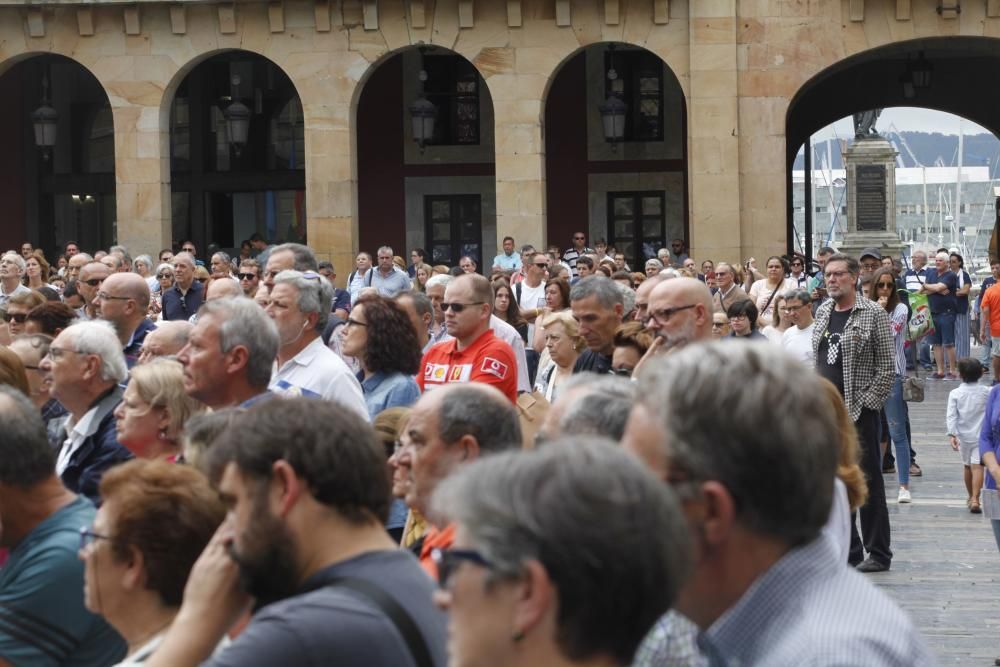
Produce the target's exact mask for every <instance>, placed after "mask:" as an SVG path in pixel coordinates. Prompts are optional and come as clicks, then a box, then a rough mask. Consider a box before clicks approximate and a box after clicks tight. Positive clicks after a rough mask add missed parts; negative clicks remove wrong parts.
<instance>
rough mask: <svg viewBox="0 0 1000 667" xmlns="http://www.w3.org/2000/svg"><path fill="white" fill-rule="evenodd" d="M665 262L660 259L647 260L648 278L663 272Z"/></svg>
mask: <svg viewBox="0 0 1000 667" xmlns="http://www.w3.org/2000/svg"><path fill="white" fill-rule="evenodd" d="M663 268H664V267H663V262H661V261H660V260H658V259H655V258H654V259H647V260H646V277H652V276H655V275H656V274H657V273H659V272H660V271H662V270H663Z"/></svg>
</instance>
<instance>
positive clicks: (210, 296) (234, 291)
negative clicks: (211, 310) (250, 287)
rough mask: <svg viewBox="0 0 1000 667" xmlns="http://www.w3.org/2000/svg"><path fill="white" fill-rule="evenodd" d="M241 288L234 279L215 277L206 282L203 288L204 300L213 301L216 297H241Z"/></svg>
mask: <svg viewBox="0 0 1000 667" xmlns="http://www.w3.org/2000/svg"><path fill="white" fill-rule="evenodd" d="M242 296H244V294H243V288H241V287H240V284H239V283H238V282H236V281H235V280H232V279H230V278H215V279H214V280H212V282H210V283H208V288H207V289H206V290H205V301H215V300H216V299H228V298H231V297H242Z"/></svg>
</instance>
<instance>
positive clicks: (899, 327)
mask: <svg viewBox="0 0 1000 667" xmlns="http://www.w3.org/2000/svg"><path fill="white" fill-rule="evenodd" d="M908 314H909V309H908V308H907V307H906V304H905V303H897V304H896V309H895V310H893V311H892V312H891V313H889V330H890V331H892V339H893V341H894V342H895V343H896V355H895V356H896V375H906V354H905V353H904V352H903V349H904V348H905V347H906V337H907V330H906V329H907V325H908V324H909V322H908V320H907V315H908Z"/></svg>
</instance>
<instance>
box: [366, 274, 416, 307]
mask: <svg viewBox="0 0 1000 667" xmlns="http://www.w3.org/2000/svg"><path fill="white" fill-rule="evenodd" d="M372 271H374V273H373V274H372V279H371V282H369V283H368V284H369V285H371V286H372V287H374V288H375V289H377V290H378V293H379V294H381V295H382V296H387V297H389V298H390V299H391V298H392V297H394V296H396V295H397V294H399V293H400V292H403V291H405V290H408V289H410V287H411V286H412V285H411V283H410V276H409V275H407V274H406V273H405V272H403V271H397V270H396V269H393V271H392V273H390V274H389V275H388V276H383V275H382V272H381V271H379V270H378V267H375V268H373V269H372ZM365 278H368V276H367V275H366V276H365Z"/></svg>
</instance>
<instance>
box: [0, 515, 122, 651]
mask: <svg viewBox="0 0 1000 667" xmlns="http://www.w3.org/2000/svg"><path fill="white" fill-rule="evenodd" d="M96 513H97V510H96V509H95V508H94V504H93V503H91V502H90V501H89V500H87V499H86V498H83V497H77V498H76V499H75V500H74V501H73V502H71V503H69V504H68V505H66V506H65V507H61V508H60V509H59V510H57V511H56V512H55V513H54V514H52V515H50V516H49V517H48V518H46V519H45V520H44V521H42V522H41V523H40V524H38V525H37V526H35V527H34V528H33V529H32V531H31V532H30V533H28V534H27V535H26V536H25V537H24V539H22V540H21V541H20V542H18V544H17V546H16V547H14V548H13V549H12V550H11V552H10V559H9V560H8V561H7V563H6V565H4V567H3V568H0V658H3V659H5V660H6V661H7V662H9V663H11V664H14V665H32V667H47V666H48V665H52V666H55V665H65V666H67V667H91V666H92V667H106V666H107V665H113V664H115V663H117V662H118V661H119V660H121V659H122V658H124V657H125V642H124V640H122V638H121V637H120V636H119V635H118V633H117V632H115V631H114V630H113V629H112V628H111V626H109V625H108V624H107V623H106V622H105V621H104V619H103V618H101V617H100V616H97V615H96V614H92V613H90V612H89V611H87V609H86V607H84V604H83V567H84V565H83V562H82V561H81V560H80V559H79V558H78V557H77V550H78V549H79V547H80V528H82V527H84V526H88V527H89V526H90V525H91V524H92V523H93V522H94V515H95V514H96Z"/></svg>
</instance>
